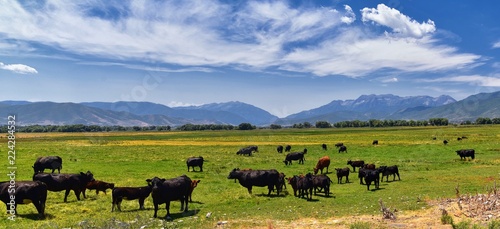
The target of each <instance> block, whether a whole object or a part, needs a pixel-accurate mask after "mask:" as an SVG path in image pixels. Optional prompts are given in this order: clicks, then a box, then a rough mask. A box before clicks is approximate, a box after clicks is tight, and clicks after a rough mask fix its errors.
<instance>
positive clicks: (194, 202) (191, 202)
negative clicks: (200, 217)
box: [189, 201, 205, 204]
mask: <svg viewBox="0 0 500 229" xmlns="http://www.w3.org/2000/svg"><path fill="white" fill-rule="evenodd" d="M189 204H205V203H203V202H200V201H190V202H189Z"/></svg>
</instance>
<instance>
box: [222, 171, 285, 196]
mask: <svg viewBox="0 0 500 229" xmlns="http://www.w3.org/2000/svg"><path fill="white" fill-rule="evenodd" d="M227 179H238V181H239V182H240V184H241V186H243V187H245V188H247V189H248V193H249V194H252V187H253V186H258V187H266V186H267V188H268V190H269V192H268V193H267V195H268V196H271V192H272V191H273V190H274V187H276V192H277V195H279V194H280V191H281V187H280V185H279V179H280V175H279V172H278V171H277V170H276V169H270V170H247V171H243V170H240V169H237V168H236V169H233V170H232V171H231V172H230V173H229V176H228V177H227Z"/></svg>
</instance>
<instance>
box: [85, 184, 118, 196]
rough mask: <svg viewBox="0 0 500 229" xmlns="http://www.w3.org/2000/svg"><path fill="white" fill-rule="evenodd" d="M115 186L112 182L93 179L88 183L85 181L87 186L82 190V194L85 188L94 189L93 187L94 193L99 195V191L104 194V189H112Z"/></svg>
mask: <svg viewBox="0 0 500 229" xmlns="http://www.w3.org/2000/svg"><path fill="white" fill-rule="evenodd" d="M114 187H115V184H114V183H107V182H104V181H100V180H94V181H91V182H89V183H87V186H85V188H84V189H83V190H82V193H83V196H85V191H86V190H87V189H89V190H94V189H95V194H96V195H99V191H101V192H104V194H106V189H113V188H114Z"/></svg>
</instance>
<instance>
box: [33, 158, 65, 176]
mask: <svg viewBox="0 0 500 229" xmlns="http://www.w3.org/2000/svg"><path fill="white" fill-rule="evenodd" d="M32 167H33V170H34V172H35V173H43V171H44V170H45V169H52V173H54V171H55V170H56V169H57V172H58V173H61V169H62V158H61V157H59V156H47V157H39V158H37V159H36V161H35V163H34V164H33V166H32Z"/></svg>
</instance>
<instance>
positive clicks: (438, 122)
mask: <svg viewBox="0 0 500 229" xmlns="http://www.w3.org/2000/svg"><path fill="white" fill-rule="evenodd" d="M449 124H450V123H449V121H448V119H446V118H431V119H429V120H378V119H370V120H368V121H361V120H352V121H341V122H336V123H330V122H328V121H317V122H316V123H315V124H314V125H313V124H312V123H310V122H303V123H296V124H293V125H291V126H285V127H283V126H282V125H279V124H271V125H269V126H267V127H256V126H255V125H252V124H251V123H241V124H239V125H238V126H234V125H229V124H185V125H182V126H178V127H176V128H172V127H171V126H161V125H160V126H99V125H83V124H73V125H29V126H16V132H25V133H43V132H109V131H171V130H179V131H200V130H254V129H257V128H260V129H281V128H296V129H301V128H352V127H397V126H447V125H449ZM486 124H500V118H484V117H480V118H477V119H476V120H475V121H474V122H472V121H464V122H461V123H460V125H486ZM7 131H8V128H7V125H2V126H0V133H7Z"/></svg>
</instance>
